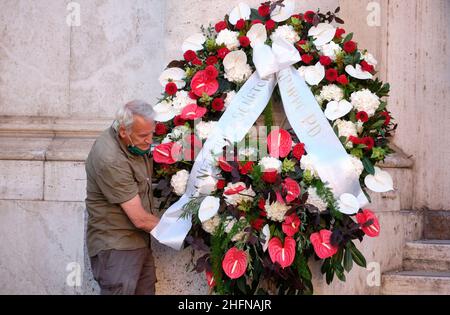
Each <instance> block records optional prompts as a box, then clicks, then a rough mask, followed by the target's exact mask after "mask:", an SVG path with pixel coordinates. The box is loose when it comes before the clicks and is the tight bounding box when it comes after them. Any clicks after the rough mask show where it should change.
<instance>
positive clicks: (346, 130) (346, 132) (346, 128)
mask: <svg viewBox="0 0 450 315" xmlns="http://www.w3.org/2000/svg"><path fill="white" fill-rule="evenodd" d="M334 125H335V126H337V128H338V132H339V137H345V138H348V137H350V136H354V137H357V136H358V131H357V129H356V125H355V124H354V123H352V122H351V121H347V120H342V119H338V120H336V122H335V123H334Z"/></svg>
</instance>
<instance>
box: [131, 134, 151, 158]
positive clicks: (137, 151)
mask: <svg viewBox="0 0 450 315" xmlns="http://www.w3.org/2000/svg"><path fill="white" fill-rule="evenodd" d="M127 136H128V135H127ZM128 139H130V142H131V144H130V145H128V147H127V149H128V152H130V153H131V154H134V155H137V156H144V155H147V154H149V153H150V149H148V150H142V149H139V148H138V147H137V146H135V145H134V144H133V141H132V140H131V138H130V136H128Z"/></svg>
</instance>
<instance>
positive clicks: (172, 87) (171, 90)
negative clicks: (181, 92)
mask: <svg viewBox="0 0 450 315" xmlns="http://www.w3.org/2000/svg"><path fill="white" fill-rule="evenodd" d="M177 91H178V87H177V85H176V84H175V83H173V82H169V83H167V84H166V93H167V94H168V95H175V94H176V93H177Z"/></svg>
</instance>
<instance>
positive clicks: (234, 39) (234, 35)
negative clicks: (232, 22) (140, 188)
mask: <svg viewBox="0 0 450 315" xmlns="http://www.w3.org/2000/svg"><path fill="white" fill-rule="evenodd" d="M238 36H239V33H238V32H233V31H230V30H228V29H225V30H222V31H220V33H219V35H217V39H216V43H217V44H218V45H219V46H220V45H225V46H226V47H227V48H228V49H229V50H235V49H237V48H238V47H239V46H240V43H239V39H238Z"/></svg>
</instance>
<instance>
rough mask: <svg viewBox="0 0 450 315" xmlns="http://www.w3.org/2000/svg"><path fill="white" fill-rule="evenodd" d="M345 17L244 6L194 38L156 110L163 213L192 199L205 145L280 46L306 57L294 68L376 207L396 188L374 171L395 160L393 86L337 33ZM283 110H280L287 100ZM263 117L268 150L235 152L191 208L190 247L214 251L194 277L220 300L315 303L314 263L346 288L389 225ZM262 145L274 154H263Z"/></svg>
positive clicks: (290, 4)
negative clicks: (369, 241)
mask: <svg viewBox="0 0 450 315" xmlns="http://www.w3.org/2000/svg"><path fill="white" fill-rule="evenodd" d="M338 12H339V8H338V9H336V11H335V12H333V13H332V12H328V13H327V14H322V13H320V11H318V12H313V11H307V12H305V13H304V14H302V13H300V14H295V13H296V12H295V11H294V1H276V2H265V3H262V4H261V6H260V7H259V8H258V9H257V10H256V9H251V8H250V7H249V6H247V5H246V4H243V3H241V4H239V6H238V7H236V8H234V9H233V10H232V11H231V12H230V14H229V15H227V16H225V18H224V20H223V21H220V22H218V23H217V24H215V26H214V27H213V26H211V25H210V26H209V27H207V28H204V27H202V33H199V34H194V35H192V36H190V37H189V38H188V39H186V41H185V42H184V43H183V46H182V49H183V53H184V60H179V61H173V62H171V63H170V64H169V65H168V67H167V69H166V70H165V71H164V72H163V73H162V74H161V76H160V78H159V80H160V82H161V84H162V85H163V87H164V89H165V92H164V94H163V96H162V99H161V100H160V102H159V103H158V104H157V105H156V106H155V110H156V111H157V113H158V119H157V120H158V121H159V122H158V123H157V126H156V132H155V140H156V144H157V145H156V146H155V147H154V150H153V157H154V161H155V169H154V177H155V179H156V181H157V182H158V184H157V189H156V191H155V195H156V196H157V197H159V198H160V199H161V200H162V203H161V208H166V207H167V206H169V205H170V204H172V203H173V202H174V201H175V200H176V198H178V196H182V195H183V194H184V193H185V190H186V186H187V182H188V178H189V174H190V171H191V169H192V166H193V164H194V161H195V158H196V154H197V153H198V151H199V149H200V148H201V146H202V142H203V141H204V140H206V139H207V138H208V136H209V134H210V133H211V132H212V130H214V127H215V125H216V124H217V121H218V120H219V119H220V118H221V116H222V114H223V113H224V111H225V110H226V109H227V106H229V104H230V103H231V102H232V99H233V98H234V97H235V96H236V93H237V92H238V91H239V90H240V88H241V87H242V86H243V85H244V84H245V82H246V81H247V80H248V79H249V77H250V76H251V75H252V73H254V72H255V70H256V69H255V64H254V62H253V57H254V56H253V51H254V49H253V46H254V45H253V44H255V43H257V42H261V41H262V42H263V43H264V44H266V45H268V46H271V45H272V42H273V41H274V40H276V38H282V39H283V40H284V41H285V42H289V43H290V44H291V45H293V46H294V47H295V48H296V49H297V50H298V52H299V53H300V56H301V60H300V61H299V62H297V63H295V64H294V67H295V69H297V71H298V72H299V74H300V76H301V77H302V78H303V79H304V80H305V81H306V83H307V84H308V86H309V88H310V89H311V91H312V92H313V94H314V96H315V98H316V100H317V103H318V104H319V105H320V107H321V108H322V110H323V112H324V115H325V116H326V118H327V119H328V120H329V123H330V124H331V126H332V128H333V130H334V132H335V134H336V136H337V137H338V138H339V140H340V141H341V143H342V145H343V146H344V148H345V149H346V151H347V153H348V154H349V155H350V157H351V161H352V164H353V168H354V169H353V171H354V172H355V173H356V174H357V175H358V176H359V182H360V185H361V187H362V188H363V190H364V193H365V194H366V196H367V198H369V195H368V194H367V192H366V191H367V189H370V190H372V191H375V192H385V191H389V190H391V189H392V188H393V184H392V179H391V177H390V176H389V174H388V173H386V172H384V171H382V170H381V169H379V168H378V167H376V166H375V165H376V164H377V163H378V162H380V161H383V160H384V159H385V157H386V155H388V154H389V153H391V152H392V150H391V149H390V148H389V146H388V142H389V141H388V138H389V137H390V136H391V133H392V131H394V130H395V128H396V125H394V124H393V122H392V121H391V116H390V113H389V112H388V111H387V110H386V102H385V101H384V100H383V99H382V98H383V97H385V96H387V95H388V92H389V85H388V84H383V83H382V82H380V81H379V80H378V79H374V75H375V74H376V71H375V66H376V65H377V61H376V60H375V58H374V57H373V56H372V55H371V54H370V53H368V52H367V51H366V50H360V49H359V47H358V45H357V43H356V42H354V41H353V40H352V36H353V34H352V33H350V34H348V35H346V31H345V30H344V29H342V28H339V27H337V28H336V27H335V26H333V24H332V23H333V22H336V23H338V24H343V21H342V20H341V19H339V18H338V17H337V16H336V14H337V13H338ZM272 100H273V101H275V102H279V101H280V99H279V91H278V90H276V91H275V93H274V95H273V97H272ZM264 118H265V119H264V122H265V125H266V126H267V127H269V128H268V134H266V136H267V141H261V138H258V139H259V140H258V141H257V142H256V143H253V144H251V145H250V146H246V147H244V148H241V149H236V144H235V143H228V144H227V145H226V146H224V148H223V152H224V153H225V154H224V155H220V156H217V159H216V167H217V172H216V173H215V174H207V175H205V176H204V178H203V180H201V181H200V183H199V184H198V185H197V186H196V188H197V194H195V196H191V198H190V201H189V202H188V203H187V204H186V205H185V206H184V208H183V209H184V210H183V211H184V213H183V215H182V216H183V217H184V218H191V217H192V229H191V230H190V232H189V236H188V237H187V238H186V240H187V242H188V243H189V245H191V246H192V248H193V249H194V250H196V251H200V252H203V254H200V255H198V257H200V258H199V259H198V260H197V262H196V264H195V268H194V269H195V270H196V271H197V272H206V278H207V281H208V284H209V286H210V287H211V288H213V290H214V292H217V293H220V294H256V293H275V294H308V293H312V292H313V287H312V282H311V278H312V276H311V271H310V269H309V267H308V261H309V258H311V257H315V259H316V260H319V259H321V260H323V264H322V268H321V271H322V273H323V274H325V275H326V281H327V283H331V281H332V280H333V278H334V275H336V276H337V277H338V278H339V279H340V280H342V281H345V271H347V272H349V271H350V270H351V269H352V265H353V262H355V263H356V264H358V265H360V266H365V264H366V262H365V259H364V256H363V255H362V254H361V253H360V251H358V249H357V248H356V246H355V244H354V242H353V240H357V239H358V240H359V241H362V240H363V236H364V235H367V236H369V237H376V236H378V235H379V233H380V225H379V222H378V219H377V217H376V216H375V214H374V213H373V212H372V211H371V210H369V209H360V207H359V205H358V203H356V201H355V198H354V197H353V196H348V195H346V196H344V195H343V196H341V197H340V199H339V198H336V196H334V195H333V191H332V190H331V189H330V187H329V186H327V183H325V182H323V181H322V180H321V179H320V177H319V175H318V173H317V170H316V169H315V167H314V163H312V161H311V159H310V157H309V155H308V154H307V148H306V151H305V145H304V144H303V143H301V142H300V140H299V139H298V138H297V136H296V134H295V132H293V130H292V129H287V130H284V129H280V128H272V127H273V126H272V124H273V119H272V101H271V102H269V105H267V108H266V109H265V111H264ZM199 119H201V122H199V123H198V120H199ZM194 122H195V128H194ZM263 140H264V139H263ZM261 146H267V148H268V155H266V156H263V155H261V154H258V150H259V149H260V148H261ZM225 156H226V157H227V158H225ZM242 157H243V158H242ZM352 197H353V198H352ZM369 200H370V198H369Z"/></svg>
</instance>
